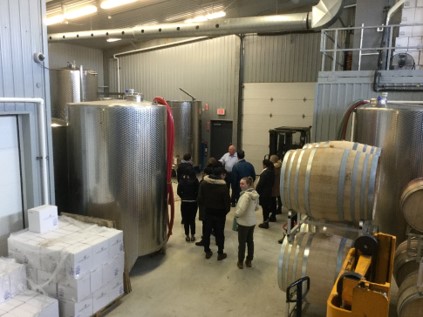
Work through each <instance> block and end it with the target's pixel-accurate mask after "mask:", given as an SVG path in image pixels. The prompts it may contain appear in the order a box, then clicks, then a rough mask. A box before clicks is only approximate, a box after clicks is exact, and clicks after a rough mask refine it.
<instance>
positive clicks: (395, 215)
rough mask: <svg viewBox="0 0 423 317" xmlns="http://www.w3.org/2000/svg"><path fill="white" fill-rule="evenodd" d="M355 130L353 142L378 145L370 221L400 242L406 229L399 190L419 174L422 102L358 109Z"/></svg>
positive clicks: (422, 169) (421, 173) (422, 166)
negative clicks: (378, 181)
mask: <svg viewBox="0 0 423 317" xmlns="http://www.w3.org/2000/svg"><path fill="white" fill-rule="evenodd" d="M355 130H356V132H355V137H354V139H355V141H357V142H360V143H365V144H370V145H375V146H378V147H380V148H382V154H381V159H380V169H379V173H380V175H379V180H380V184H379V192H378V193H377V197H376V211H375V220H374V222H375V224H377V225H379V230H380V231H382V232H385V233H389V234H393V235H395V236H397V241H398V243H400V242H401V241H403V240H404V239H405V231H406V222H405V219H404V216H403V214H402V212H401V210H400V198H401V193H402V191H403V189H404V187H405V186H406V185H407V183H408V182H409V181H410V180H412V179H414V178H416V177H421V176H423V164H422V162H421V160H422V157H423V105H400V104H388V107H387V108H376V107H370V106H368V107H363V108H358V109H357V110H356V127H355Z"/></svg>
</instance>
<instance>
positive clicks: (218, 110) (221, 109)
mask: <svg viewBox="0 0 423 317" xmlns="http://www.w3.org/2000/svg"><path fill="white" fill-rule="evenodd" d="M216 113H217V114H218V115H219V116H224V115H225V108H217V110H216Z"/></svg>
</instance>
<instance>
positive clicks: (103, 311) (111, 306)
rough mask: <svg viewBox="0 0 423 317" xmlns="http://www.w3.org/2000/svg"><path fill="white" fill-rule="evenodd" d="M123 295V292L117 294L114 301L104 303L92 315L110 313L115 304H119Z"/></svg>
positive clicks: (97, 316) (93, 316)
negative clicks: (104, 304)
mask: <svg viewBox="0 0 423 317" xmlns="http://www.w3.org/2000/svg"><path fill="white" fill-rule="evenodd" d="M123 296H125V294H123V295H121V296H119V297H118V298H116V299H115V300H114V301H112V302H111V303H110V304H108V305H106V306H105V307H103V308H102V309H100V310H99V311H98V312H96V313H95V314H94V315H92V317H102V316H105V315H107V314H108V313H110V312H111V311H112V310H113V309H115V308H116V307H117V306H119V305H120V303H121V300H122V297H123Z"/></svg>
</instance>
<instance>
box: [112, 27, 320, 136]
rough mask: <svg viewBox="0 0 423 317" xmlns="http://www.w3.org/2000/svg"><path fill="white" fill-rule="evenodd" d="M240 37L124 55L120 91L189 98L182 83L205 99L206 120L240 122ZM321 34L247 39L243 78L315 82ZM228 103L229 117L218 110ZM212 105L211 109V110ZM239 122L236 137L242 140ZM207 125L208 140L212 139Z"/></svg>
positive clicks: (114, 82)
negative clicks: (239, 136) (130, 90)
mask: <svg viewBox="0 0 423 317" xmlns="http://www.w3.org/2000/svg"><path fill="white" fill-rule="evenodd" d="M240 43H241V40H240V38H239V37H237V36H235V35H232V36H224V37H219V38H215V39H210V40H204V41H199V42H196V43H190V44H185V45H182V46H175V47H170V48H165V49H157V50H151V51H145V52H141V53H134V54H131V55H123V56H121V57H119V63H120V84H121V90H124V89H126V88H134V89H135V91H138V92H142V93H144V97H145V99H146V100H152V99H153V98H154V97H155V96H157V95H161V96H164V97H165V98H167V99H169V100H190V97H189V96H187V95H185V94H184V93H182V92H181V91H180V90H179V88H183V89H185V90H187V91H188V92H189V93H190V94H192V95H193V96H195V97H196V98H197V100H201V101H202V102H203V105H204V104H205V103H207V105H208V107H203V108H204V111H203V115H202V119H203V122H205V123H206V122H209V121H210V120H216V119H219V120H231V121H234V122H237V121H238V91H239V88H238V85H239V69H240V67H241V65H240ZM319 47H320V36H319V33H307V34H287V35H275V36H257V35H248V36H246V37H245V38H244V54H245V60H244V64H243V66H244V72H243V73H244V80H243V81H244V82H245V83H264V82H266V83H269V82H316V81H317V74H318V71H319V67H320V54H319ZM108 65H109V72H108V73H109V78H108V79H106V80H105V82H108V84H109V86H110V91H112V92H113V91H115V92H116V91H117V86H118V85H117V71H116V66H117V63H116V60H113V59H110V60H109V64H108ZM217 108H225V109H226V115H225V116H217V114H216V109H217ZM207 109H208V110H207ZM236 130H237V129H236V124H235V125H234V134H233V139H234V140H236V139H237V135H236ZM208 134H209V130H208V127H207V124H203V131H202V135H203V138H202V139H203V140H209V135H208Z"/></svg>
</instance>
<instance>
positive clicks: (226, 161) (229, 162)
mask: <svg viewBox="0 0 423 317" xmlns="http://www.w3.org/2000/svg"><path fill="white" fill-rule="evenodd" d="M219 162H221V163H222V164H223V167H224V168H225V170H226V176H225V182H226V185H227V186H228V188H230V187H232V194H231V205H232V207H235V204H236V200H235V196H234V188H233V181H232V168H233V166H234V165H235V163H236V162H238V154H237V153H236V148H235V146H234V145H232V144H231V145H229V147H228V152H227V153H225V154H223V156H222V157H221V158H220V159H219Z"/></svg>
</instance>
